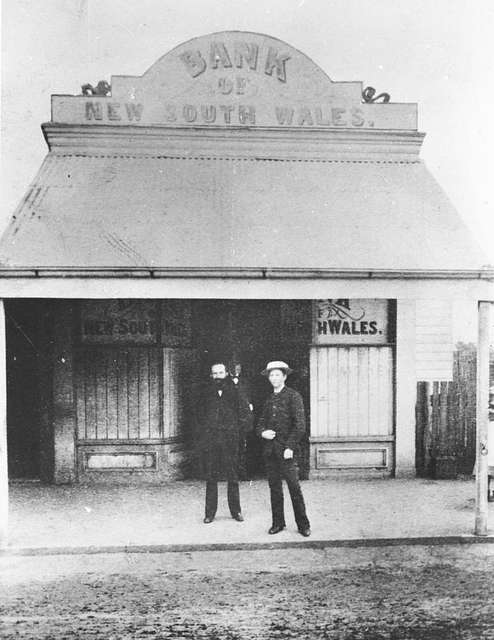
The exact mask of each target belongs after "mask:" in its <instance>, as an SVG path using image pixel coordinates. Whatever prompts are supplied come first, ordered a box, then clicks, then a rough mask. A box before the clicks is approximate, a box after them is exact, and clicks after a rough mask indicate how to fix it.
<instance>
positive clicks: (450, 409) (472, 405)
mask: <svg viewBox="0 0 494 640" xmlns="http://www.w3.org/2000/svg"><path fill="white" fill-rule="evenodd" d="M491 361H492V354H491ZM476 369H477V353H476V349H475V346H473V345H464V344H460V345H459V346H458V348H457V350H456V351H455V352H454V359H453V379H452V380H451V381H449V382H418V383H417V404H416V465H417V474H418V475H419V476H422V477H433V478H456V477H458V476H464V475H471V474H472V473H473V467H474V464H475V446H476V437H475V429H476V418H475V414H476V396H477V392H476ZM491 376H492V366H491Z"/></svg>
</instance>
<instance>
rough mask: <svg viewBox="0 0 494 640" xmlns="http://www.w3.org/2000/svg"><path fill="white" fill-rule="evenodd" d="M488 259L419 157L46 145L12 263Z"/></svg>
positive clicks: (461, 262) (323, 264)
mask: <svg viewBox="0 0 494 640" xmlns="http://www.w3.org/2000/svg"><path fill="white" fill-rule="evenodd" d="M484 262H485V259H484V256H483V255H482V253H481V251H480V250H479V248H478V247H477V246H476V244H475V243H474V242H473V240H472V238H471V237H470V233H469V231H468V229H467V228H466V225H465V224H464V223H463V221H462V220H461V218H460V217H459V215H458V214H457V212H456V211H455V209H454V208H453V206H452V205H451V203H450V202H449V200H448V199H447V197H446V196H445V195H444V193H443V192H442V190H441V189H440V187H439V186H438V184H437V183H436V182H435V180H434V179H433V178H432V176H431V175H430V173H429V172H428V170H427V169H426V167H425V166H424V164H423V163H422V162H421V161H420V160H417V161H404V162H398V161H390V162H386V161H361V160H360V161H354V160H332V161H330V160H310V161H304V160H266V159H256V158H245V159H229V158H224V159H222V158H206V157H194V158H185V157H183V158H177V157H175V158H173V157H165V156H139V155H137V156H134V157H133V156H131V155H126V156H124V155H96V154H94V155H86V154H84V153H81V154H73V153H70V154H69V153H67V154H66V153H60V152H58V153H53V152H51V153H49V154H48V156H47V157H46V159H45V161H44V162H43V165H42V167H41V169H40V172H39V174H38V176H37V177H36V179H35V180H34V182H33V184H32V185H31V187H30V189H29V191H28V193H27V194H26V196H25V197H24V199H23V200H22V202H21V204H20V205H19V207H18V209H17V210H16V212H15V214H14V216H13V218H12V221H11V223H10V225H9V227H8V229H7V231H6V233H5V234H4V236H3V238H2V240H1V243H0V266H3V267H8V268H22V269H24V268H32V269H43V268H60V269H64V268H68V269H69V268H81V269H89V270H90V269H94V268H98V267H101V268H115V269H117V270H118V269H136V268H141V267H142V268H163V269H167V268H172V269H183V270H188V269H191V270H194V269H201V268H206V269H208V268H209V269H222V268H227V269H238V270H242V269H281V270H283V269H330V270H364V271H373V270H404V271H415V270H417V271H428V270H429V271H450V270H453V271H467V270H476V269H481V267H482V265H483V264H484Z"/></svg>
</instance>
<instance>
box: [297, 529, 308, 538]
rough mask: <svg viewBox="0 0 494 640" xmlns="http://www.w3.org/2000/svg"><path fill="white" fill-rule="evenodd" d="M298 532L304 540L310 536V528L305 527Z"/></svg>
mask: <svg viewBox="0 0 494 640" xmlns="http://www.w3.org/2000/svg"><path fill="white" fill-rule="evenodd" d="M298 532H299V533H300V534H301V535H303V536H304V538H308V537H309V536H310V527H305V528H304V529H299V530H298Z"/></svg>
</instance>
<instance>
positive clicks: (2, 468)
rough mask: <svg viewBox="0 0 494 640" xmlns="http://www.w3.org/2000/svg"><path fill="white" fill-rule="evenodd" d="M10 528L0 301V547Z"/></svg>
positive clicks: (0, 306) (0, 304)
mask: <svg viewBox="0 0 494 640" xmlns="http://www.w3.org/2000/svg"><path fill="white" fill-rule="evenodd" d="M8 527H9V472H8V466H7V353H6V335H5V307H4V302H3V300H0V547H6V546H7V542H8Z"/></svg>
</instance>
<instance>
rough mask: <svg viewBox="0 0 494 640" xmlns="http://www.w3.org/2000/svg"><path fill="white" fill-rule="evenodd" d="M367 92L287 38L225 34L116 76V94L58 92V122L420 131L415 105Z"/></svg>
mask: <svg viewBox="0 0 494 640" xmlns="http://www.w3.org/2000/svg"><path fill="white" fill-rule="evenodd" d="M103 84H104V83H103ZM362 89H363V87H362V83H361V82H333V81H332V80H331V79H330V78H329V77H328V76H327V75H326V74H325V73H324V71H323V70H322V69H321V68H320V67H318V66H317V65H316V64H315V63H314V62H313V61H312V60H311V59H310V58H308V57H307V56H306V55H304V54H303V53H301V52H300V51H298V50H297V49H295V48H294V47H291V46H290V45H288V44H286V43H285V42H282V41H281V40H277V39H276V38H272V37H269V36H266V35H261V34H258V33H250V32H244V31H224V32H219V33H213V34H210V35H206V36H201V37H198V38H194V39H192V40H189V41H188V42H185V43H183V44H181V45H179V46H178V47H176V48H175V49H173V50H171V51H170V52H169V53H167V54H165V55H164V56H163V57H162V58H160V59H159V60H158V61H157V62H156V63H154V64H153V65H152V66H151V67H150V68H149V69H148V70H147V71H146V72H145V73H144V74H143V75H142V76H113V77H112V79H111V95H81V96H60V95H57V96H53V97H52V122H53V123H59V124H79V125H80V124H83V125H114V126H129V125H134V126H167V127H198V126H200V127H220V128H252V127H262V128H276V129H279V128H299V129H347V130H348V129H356V130H362V129H365V130H373V129H380V130H383V129H387V130H401V131H415V130H416V128H417V107H416V105H415V104H396V103H386V104H382V103H367V102H365V101H364V100H363V98H362Z"/></svg>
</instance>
